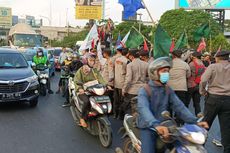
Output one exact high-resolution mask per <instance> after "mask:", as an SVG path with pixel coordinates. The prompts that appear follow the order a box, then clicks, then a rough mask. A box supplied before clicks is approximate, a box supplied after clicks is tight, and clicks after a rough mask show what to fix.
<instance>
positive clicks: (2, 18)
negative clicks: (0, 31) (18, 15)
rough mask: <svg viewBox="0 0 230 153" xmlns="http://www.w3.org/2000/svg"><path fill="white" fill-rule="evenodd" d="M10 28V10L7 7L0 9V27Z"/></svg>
mask: <svg viewBox="0 0 230 153" xmlns="http://www.w3.org/2000/svg"><path fill="white" fill-rule="evenodd" d="M11 26H12V10H11V8H7V7H0V27H11Z"/></svg>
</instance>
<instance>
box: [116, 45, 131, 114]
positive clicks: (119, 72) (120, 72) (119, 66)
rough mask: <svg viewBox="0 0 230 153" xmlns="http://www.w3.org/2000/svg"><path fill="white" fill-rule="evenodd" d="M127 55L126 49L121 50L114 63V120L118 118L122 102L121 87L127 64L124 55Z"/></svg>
mask: <svg viewBox="0 0 230 153" xmlns="http://www.w3.org/2000/svg"><path fill="white" fill-rule="evenodd" d="M127 54H128V50H127V49H123V50H122V56H121V57H119V58H117V59H116V61H115V69H114V70H115V71H114V72H115V78H114V87H115V88H114V103H113V113H114V118H120V117H119V112H120V106H121V103H122V101H123V97H122V87H123V85H124V82H125V75H126V67H127V64H128V62H129V60H128V58H127V57H126V55H127Z"/></svg>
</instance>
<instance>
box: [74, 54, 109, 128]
mask: <svg viewBox="0 0 230 153" xmlns="http://www.w3.org/2000/svg"><path fill="white" fill-rule="evenodd" d="M95 59H96V55H94V54H92V53H90V54H89V55H88V57H87V58H86V61H87V64H85V65H84V66H82V67H81V68H80V69H79V70H78V71H77V73H76V74H75V77H74V84H75V88H76V92H78V94H79V95H78V96H79V98H80V99H81V100H82V101H83V102H84V104H83V107H82V114H81V117H82V118H81V119H80V126H82V127H87V123H86V122H85V119H87V113H88V110H89V107H90V101H89V97H88V96H87V95H86V94H85V91H84V89H83V84H84V83H87V82H89V81H94V80H97V81H98V83H100V84H103V85H105V86H106V85H107V83H106V82H105V80H104V79H103V77H102V76H101V74H100V72H99V71H97V70H96V69H95V68H93V67H94V64H95Z"/></svg>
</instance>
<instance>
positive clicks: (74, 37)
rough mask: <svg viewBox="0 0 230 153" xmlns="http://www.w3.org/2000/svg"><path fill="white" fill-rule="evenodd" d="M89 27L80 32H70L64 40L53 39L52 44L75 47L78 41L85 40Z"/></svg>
mask: <svg viewBox="0 0 230 153" xmlns="http://www.w3.org/2000/svg"><path fill="white" fill-rule="evenodd" d="M88 32H89V29H85V30H83V31H81V32H78V33H74V34H73V33H70V34H69V36H66V37H64V39H63V40H62V41H53V42H52V46H59V47H74V46H75V44H76V42H77V41H83V40H84V39H85V37H86V36H87V34H88Z"/></svg>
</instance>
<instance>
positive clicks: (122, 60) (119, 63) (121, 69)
mask: <svg viewBox="0 0 230 153" xmlns="http://www.w3.org/2000/svg"><path fill="white" fill-rule="evenodd" d="M127 64H128V59H127V58H126V57H125V56H121V57H119V58H117V59H116V61H115V78H114V87H115V88H118V89H122V87H123V85H124V82H125V75H126V67H127Z"/></svg>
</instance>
